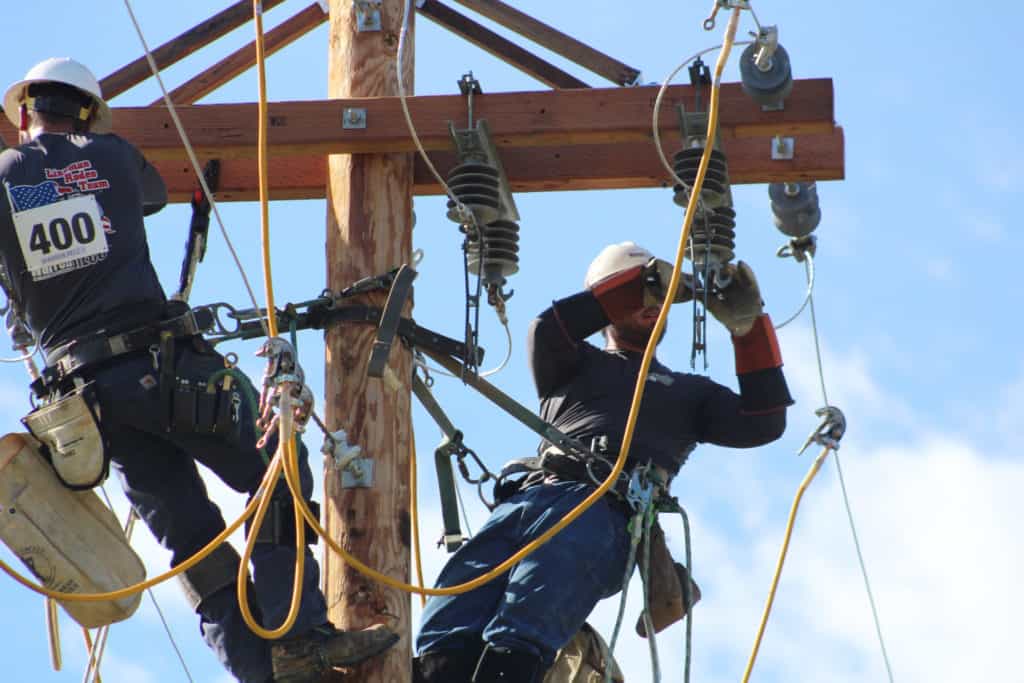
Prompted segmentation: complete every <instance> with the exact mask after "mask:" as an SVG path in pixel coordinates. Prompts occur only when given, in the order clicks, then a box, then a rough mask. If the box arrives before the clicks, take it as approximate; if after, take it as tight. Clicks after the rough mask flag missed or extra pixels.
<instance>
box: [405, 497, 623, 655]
mask: <svg viewBox="0 0 1024 683" xmlns="http://www.w3.org/2000/svg"><path fill="white" fill-rule="evenodd" d="M593 490H594V487H592V486H590V485H589V484H581V483H577V482H561V483H557V484H543V485H539V486H534V487H532V488H529V489H527V490H526V491H524V492H521V493H517V494H516V495H514V496H512V497H511V498H509V499H508V500H507V501H505V502H503V503H501V504H500V505H498V506H497V507H496V508H494V511H493V512H492V513H491V517H490V518H489V519H488V520H487V523H486V524H484V526H483V527H482V528H481V529H480V531H478V532H477V534H476V535H475V536H473V538H471V539H470V540H469V542H468V543H466V545H464V546H462V547H461V548H459V549H458V550H457V551H456V552H455V554H454V555H452V556H451V558H450V559H449V560H448V563H447V564H446V565H445V567H444V569H442V570H441V574H440V575H439V576H438V579H437V587H439V588H441V587H446V586H454V585H457V584H460V583H464V582H466V581H469V580H471V579H475V578H476V577H478V576H480V575H481V574H483V573H485V572H486V571H488V570H490V569H493V568H494V567H496V566H497V565H498V564H499V563H500V562H503V561H504V560H507V559H508V558H509V557H511V556H512V554H513V553H514V552H516V551H517V550H519V549H520V548H522V547H523V546H524V545H526V544H527V543H528V542H529V541H532V540H533V539H535V538H537V537H538V536H540V535H541V534H542V533H544V532H545V531H547V530H548V529H550V528H551V527H552V526H554V525H555V523H556V522H558V521H559V520H561V519H562V517H564V516H565V514H566V513H568V512H569V511H570V510H572V509H573V508H574V507H576V505H578V504H579V503H580V502H581V501H582V500H583V499H584V498H586V497H587V496H588V495H589V494H590V493H591V492H592V491H593ZM627 523H628V519H627V518H626V515H625V514H623V512H622V511H621V510H619V509H618V508H617V507H615V506H612V505H610V504H609V503H608V499H607V498H604V499H602V500H599V501H597V503H595V504H594V505H592V506H591V507H590V508H588V509H587V511H586V512H584V513H583V514H582V515H581V516H580V517H578V518H577V519H575V520H574V521H573V522H572V523H571V524H569V526H567V527H566V528H565V529H563V530H562V531H560V532H559V533H558V534H557V535H556V536H555V537H554V538H552V539H551V540H550V541H548V542H547V543H546V544H544V545H542V546H541V547H540V548H538V549H537V550H536V551H534V552H533V553H532V554H531V555H529V556H527V557H526V558H525V559H524V560H522V561H521V562H519V563H518V564H516V565H514V566H513V567H512V569H511V571H509V572H508V573H506V574H504V575H502V576H500V577H498V578H497V579H495V580H493V581H491V582H490V583H486V584H484V585H483V586H480V587H478V588H475V589H473V590H471V591H469V592H467V593H461V594H459V595H445V596H436V597H431V598H430V600H429V601H428V602H427V606H426V609H424V611H423V619H422V622H421V624H420V631H419V636H418V637H417V639H416V649H417V651H418V652H419V654H421V655H422V654H424V653H431V652H446V651H447V652H474V651H475V652H479V650H480V643H481V642H482V641H483V642H487V643H491V644H492V645H495V646H500V647H507V648H511V649H514V650H519V651H522V652H527V653H530V654H533V655H536V656H538V657H540V658H541V659H542V660H543V661H544V665H545V666H546V667H550V666H551V665H552V664H553V663H554V660H555V655H556V654H557V652H558V650H559V649H561V648H562V647H564V646H565V645H566V644H567V643H568V642H569V640H570V639H571V638H572V637H573V636H574V635H576V632H577V631H579V630H580V628H581V627H582V626H583V623H584V622H585V621H586V619H587V616H588V615H589V614H590V612H591V610H593V609H594V605H596V604H597V602H598V601H599V600H601V599H602V598H606V597H610V596H612V595H615V594H616V593H618V592H619V590H620V589H621V587H622V577H623V573H624V571H625V569H626V559H627V556H628V553H629V534H628V532H627V530H626V526H627Z"/></svg>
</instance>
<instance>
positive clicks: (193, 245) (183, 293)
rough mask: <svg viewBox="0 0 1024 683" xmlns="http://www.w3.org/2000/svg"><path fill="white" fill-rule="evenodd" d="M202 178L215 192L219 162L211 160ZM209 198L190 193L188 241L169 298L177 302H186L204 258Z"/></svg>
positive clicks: (207, 231) (211, 190)
mask: <svg viewBox="0 0 1024 683" xmlns="http://www.w3.org/2000/svg"><path fill="white" fill-rule="evenodd" d="M203 178H205V179H206V186H207V187H209V188H210V192H216V191H217V188H218V186H219V185H220V161H219V160H218V159H211V160H210V161H208V162H206V167H205V168H203ZM210 208H211V207H210V198H209V197H207V196H206V195H205V194H204V193H203V190H202V188H196V190H195V191H194V192H193V193H192V222H191V223H190V224H189V226H188V241H187V242H186V243H185V258H184V260H183V261H182V262H181V275H180V276H179V279H178V291H177V292H175V293H174V295H173V296H171V298H172V299H175V300H177V301H185V302H187V301H188V298H189V296H190V295H191V294H192V281H193V279H195V275H196V267H197V266H198V265H199V264H200V263H201V262H202V260H203V258H204V257H205V256H206V238H207V235H208V234H209V232H210Z"/></svg>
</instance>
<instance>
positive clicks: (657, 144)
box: [651, 40, 753, 188]
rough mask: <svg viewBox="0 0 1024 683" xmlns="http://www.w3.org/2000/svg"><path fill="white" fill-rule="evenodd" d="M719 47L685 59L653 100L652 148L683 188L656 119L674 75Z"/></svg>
mask: <svg viewBox="0 0 1024 683" xmlns="http://www.w3.org/2000/svg"><path fill="white" fill-rule="evenodd" d="M751 42H753V41H750V40H740V41H737V42H735V43H733V44H734V45H749V44H750V43H751ZM721 47H722V46H721V45H715V46H714V47H709V48H707V49H706V50H701V51H700V52H698V53H697V54H695V55H693V56H692V57H690V58H689V59H687V60H686V61H685V62H683V63H682V64H680V65H679V66H677V67H676V69H675V71H673V72H672V73H670V74H669V75H668V76H667V77H666V78H665V80H664V81H662V83H661V88H659V89H658V96H657V97H655V98H654V113H653V114H652V118H651V130H652V132H653V133H654V148H655V149H656V150H657V151H658V159H660V160H661V164H662V166H664V167H665V170H666V171H668V174H669V176H670V177H671V178H672V179H673V180H674V181H675V182H676V184H678V185H682V186H683V187H685V188H689V187H690V185H689V184H688V183H684V182H683V180H682V179H681V178H680V177H679V176H677V175H676V172H675V169H673V168H672V164H670V163H668V158H667V157H666V156H665V150H664V148H663V147H662V146H661V131H660V130H659V125H658V118H659V116H658V113H659V112H660V111H661V100H662V99H663V98H664V97H665V92H666V91H667V90H668V84H669V83H671V82H672V79H673V78H675V77H676V74H677V73H679V72H680V71H682V70H683V68H684V67H685V66H686V65H687V64H689V63H690V62H692V61H693V60H695V59H698V58H700V57H703V56H704V55H706V54H707V53H709V52H714V51H715V50H718V49H720V48H721Z"/></svg>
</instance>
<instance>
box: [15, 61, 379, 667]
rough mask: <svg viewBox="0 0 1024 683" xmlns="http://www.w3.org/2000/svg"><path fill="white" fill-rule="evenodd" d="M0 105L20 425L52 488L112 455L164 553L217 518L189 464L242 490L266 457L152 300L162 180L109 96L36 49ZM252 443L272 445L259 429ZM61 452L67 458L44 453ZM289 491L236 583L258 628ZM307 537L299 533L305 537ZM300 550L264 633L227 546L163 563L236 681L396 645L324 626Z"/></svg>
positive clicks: (175, 316)
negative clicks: (28, 409)
mask: <svg viewBox="0 0 1024 683" xmlns="http://www.w3.org/2000/svg"><path fill="white" fill-rule="evenodd" d="M4 112H5V113H6V115H7V117H8V119H10V120H11V122H13V123H14V124H15V125H16V126H18V130H19V138H20V142H21V144H20V145H19V146H18V147H15V148H11V149H7V150H5V151H3V152H2V153H0V185H2V190H0V263H2V265H3V269H2V270H3V271H4V272H5V274H6V277H4V278H0V281H2V282H3V284H4V287H5V288H6V289H7V290H8V292H7V293H8V295H9V299H10V301H11V302H12V305H13V306H14V308H15V309H16V310H17V312H18V318H19V320H18V321H12V322H11V324H10V325H9V329H11V330H12V331H13V332H14V333H15V334H17V335H18V336H19V339H20V340H21V341H22V342H23V343H24V345H26V346H30V345H32V344H33V343H35V344H38V346H39V347H41V349H42V351H43V353H44V355H45V357H46V364H47V366H46V368H45V369H44V371H43V373H42V377H41V378H40V379H39V380H38V381H36V382H34V383H33V390H34V391H35V393H36V395H37V398H38V400H39V403H40V407H39V408H38V409H36V410H34V411H33V412H32V413H30V414H29V415H28V416H27V417H26V419H25V422H26V425H27V426H28V427H29V429H30V430H31V431H32V432H33V434H35V435H36V437H37V438H38V439H39V440H40V441H41V442H43V443H44V444H46V445H47V446H48V447H49V449H50V452H51V454H52V455H53V458H52V460H53V463H54V469H55V471H56V473H57V475H58V476H59V477H61V479H62V480H63V482H64V483H65V484H66V485H68V486H69V487H72V488H89V487H92V486H95V485H96V484H98V483H99V482H101V481H102V480H103V479H104V478H105V477H106V475H107V470H108V467H109V466H110V465H111V464H112V466H113V468H114V469H115V470H116V472H117V474H118V475H119V478H120V480H121V484H122V487H123V488H124V490H125V494H126V495H127V497H128V499H129V501H130V502H131V503H132V506H133V507H134V509H135V511H136V512H137V513H138V514H139V517H140V519H142V520H143V521H145V522H146V524H147V525H148V526H149V528H150V530H151V531H152V532H153V534H154V535H155V536H156V537H157V538H158V539H159V540H160V542H161V543H162V544H163V546H164V547H165V548H167V549H168V550H169V551H171V553H172V559H171V563H172V565H178V564H180V563H182V562H184V561H185V560H187V559H189V558H190V557H192V556H193V555H194V554H195V553H196V552H197V551H198V550H200V549H201V548H203V547H204V546H205V545H207V544H208V543H209V542H210V541H211V540H212V539H213V538H214V537H215V536H217V535H218V534H219V533H220V532H221V531H223V530H224V528H225V523H224V518H223V517H222V515H221V513H220V510H219V509H218V507H217V506H216V505H215V504H214V503H213V502H212V501H211V500H210V498H209V496H208V494H207V490H206V487H205V485H204V483H203V480H202V479H201V478H200V476H199V472H198V470H197V468H196V462H201V463H202V464H203V465H205V466H206V467H208V468H209V469H211V470H212V471H213V472H214V473H215V474H217V476H219V477H220V478H221V479H222V480H223V481H224V482H225V483H227V484H228V485H229V486H230V487H231V488H233V489H234V490H236V491H238V492H240V493H248V494H249V495H250V496H252V495H255V494H256V492H257V491H258V490H259V488H260V483H261V481H262V479H263V475H264V472H265V471H266V465H265V464H264V460H263V458H262V456H261V454H260V449H258V448H257V446H256V441H257V438H258V436H259V435H258V434H257V433H256V429H255V415H253V410H252V409H251V407H250V402H249V401H246V400H243V399H244V398H245V396H244V394H243V391H245V390H246V389H248V390H250V391H251V389H252V386H251V383H249V382H248V381H247V380H246V378H244V376H238V377H235V378H234V379H232V378H231V377H226V378H222V379H215V378H214V375H215V374H216V373H218V372H219V373H220V375H223V372H222V371H223V369H224V367H225V364H224V358H223V356H221V355H220V354H219V353H217V352H216V351H215V350H214V349H213V347H212V346H210V345H209V344H208V343H207V342H206V341H205V340H204V339H203V338H202V336H201V335H200V334H199V330H197V328H196V322H195V318H194V316H193V315H192V314H191V312H190V311H188V306H187V305H186V304H184V303H181V302H168V301H167V298H166V296H165V295H164V291H163V288H162V287H161V285H160V282H159V280H158V278H157V275H156V272H155V270H154V268H153V265H152V263H151V261H150V257H149V247H148V245H147V240H146V233H145V225H144V223H143V216H144V215H145V214H147V213H151V212H152V211H154V210H158V209H159V208H160V207H161V206H163V204H164V203H166V200H167V194H166V188H165V187H164V184H163V181H162V180H161V178H160V176H159V174H158V173H157V172H156V170H155V169H154V168H153V167H152V166H151V165H150V164H148V163H147V162H146V160H145V159H144V158H143V156H142V154H141V153H140V152H139V151H138V150H137V149H136V148H135V147H133V146H132V145H131V144H129V143H128V142H127V141H125V140H124V139H122V138H120V137H118V136H117V135H114V134H113V133H110V132H109V131H110V127H111V112H110V108H109V107H108V106H107V104H106V102H105V101H104V100H103V95H102V92H101V91H100V86H99V83H98V82H97V81H96V78H95V77H94V76H93V75H92V73H91V72H90V71H89V70H88V69H87V68H86V67H84V66H83V65H81V64H79V63H78V62H75V61H74V60H71V59H67V58H54V59H47V60H46V61H44V62H41V63H39V64H37V65H36V66H34V67H32V69H30V70H29V72H28V73H27V74H26V75H25V78H23V79H22V80H20V81H18V82H17V83H15V84H14V85H12V86H11V87H10V88H8V90H7V92H6V94H5V95H4ZM71 410H77V411H79V412H80V413H81V415H78V417H80V418H82V419H80V420H78V422H76V423H75V424H81V425H84V426H83V427H81V429H83V430H85V429H88V430H90V433H89V434H87V435H85V436H87V437H88V439H86V440H79V441H75V442H74V443H84V442H90V443H96V444H102V446H97V448H95V449H92V450H90V452H89V453H86V454H83V453H80V452H74V451H70V452H65V451H66V450H67V449H66V447H65V446H66V442H67V441H68V439H67V438H66V437H67V435H66V434H63V435H57V434H56V433H54V431H53V430H52V427H53V424H54V420H53V419H52V418H49V417H48V416H49V415H50V413H51V412H53V411H65V412H67V411H71ZM66 422H67V420H66V419H62V420H60V422H59V423H58V426H60V423H66ZM58 436H61V438H57V437H58ZM300 443H301V442H300ZM266 447H267V448H268V449H274V448H276V435H275V436H273V437H271V438H270V439H269V440H268V443H267V445H266ZM80 450H81V449H80ZM65 456H67V457H65ZM72 456H74V457H72ZM72 461H73V462H75V463H76V466H75V467H65V466H63V465H61V466H58V463H66V462H72ZM300 481H301V486H302V490H303V492H304V493H305V495H306V497H307V501H308V498H309V496H310V494H311V493H312V486H313V477H312V472H311V471H310V468H309V463H308V462H307V458H306V449H305V447H300ZM292 504H293V503H292V497H291V495H290V494H289V493H288V491H287V488H286V487H285V486H284V485H283V482H282V485H281V486H280V488H279V489H278V490H275V493H274V498H273V499H272V504H271V506H270V508H269V511H268V519H267V520H266V522H265V524H264V525H263V528H262V529H260V530H259V532H258V533H257V541H256V548H255V550H254V552H253V554H252V565H253V567H252V569H253V571H252V576H253V581H254V586H252V587H251V588H250V589H249V595H250V596H252V597H254V599H255V603H256V604H255V606H254V613H255V614H257V615H258V618H260V619H262V620H264V622H265V624H267V625H268V626H269V627H271V628H273V627H274V626H276V625H278V624H281V623H282V622H284V620H285V618H286V617H287V615H288V612H289V606H290V599H291V586H292V585H293V582H292V577H293V574H294V568H295V565H296V548H295V545H296V544H295V534H294V523H293V519H294V511H293V508H292ZM310 504H311V505H313V506H314V508H315V504H313V503H311V502H310ZM68 523H69V524H73V523H74V520H68ZM314 538H315V535H314V534H312V533H311V532H307V535H306V539H307V542H309V541H310V540H312V539H314ZM304 553H305V563H304V566H305V569H304V575H303V576H302V577H301V578H302V581H301V585H302V588H301V592H302V595H301V603H300V608H299V611H298V616H297V618H296V620H295V625H294V626H293V628H292V630H291V632H290V633H289V634H288V635H287V636H286V637H285V638H282V639H280V640H278V641H274V643H273V644H271V643H270V642H268V641H266V640H263V639H261V638H259V637H258V636H256V635H255V634H254V633H252V631H250V629H249V628H248V626H247V625H246V624H245V622H244V621H243V619H242V616H241V610H240V609H239V606H238V601H237V598H236V591H235V583H236V577H237V575H238V572H239V564H240V558H239V555H238V553H237V552H236V551H235V550H234V549H233V548H232V546H231V545H229V544H227V543H225V544H222V545H220V546H219V547H217V548H216V549H215V550H214V551H213V552H212V553H211V554H210V555H208V556H207V557H206V558H205V559H204V560H203V561H202V562H200V563H198V564H197V565H195V566H194V567H192V568H190V569H188V570H186V571H185V572H184V573H182V574H181V575H180V578H181V579H182V585H183V587H184V588H185V592H186V595H187V596H188V598H189V599H190V602H191V604H192V606H193V607H194V608H195V610H196V612H197V613H198V615H199V620H200V630H201V631H202V634H203V637H204V639H205V640H206V642H207V643H208V644H209V645H210V647H211V648H212V649H213V650H214V651H215V652H216V654H217V656H218V657H219V658H220V660H221V662H222V663H223V664H224V666H225V667H226V668H227V669H228V670H229V671H230V672H231V673H232V674H233V675H234V676H235V677H236V678H238V679H239V680H240V681H244V682H245V683H271V682H276V683H305V682H307V681H320V680H322V679H323V677H324V676H325V675H327V674H328V673H329V670H330V669H331V668H333V667H336V666H351V665H353V664H355V663H358V662H360V661H363V660H365V659H367V658H369V657H372V656H374V655H376V654H379V653H381V652H383V651H384V650H386V649H388V648H389V647H391V646H392V645H393V644H394V643H395V642H396V641H397V640H398V636H397V635H396V634H394V633H391V632H390V631H388V630H387V629H384V628H382V627H377V628H370V629H366V630H363V631H352V632H346V631H340V630H338V629H336V628H335V627H334V626H333V625H332V624H330V622H328V621H327V610H326V603H325V600H324V596H323V594H322V593H321V591H320V588H319V567H318V565H317V563H316V560H315V559H314V558H313V555H312V553H311V551H310V550H309V548H306V549H305V550H304Z"/></svg>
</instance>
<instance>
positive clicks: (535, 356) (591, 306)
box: [528, 291, 791, 474]
mask: <svg viewBox="0 0 1024 683" xmlns="http://www.w3.org/2000/svg"><path fill="white" fill-rule="evenodd" d="M608 324H609V321H608V318H607V316H606V315H605V314H604V311H603V310H602V309H601V306H600V305H599V304H598V302H597V299H595V298H594V295H593V294H592V293H591V292H589V291H585V292H580V293H579V294H576V295H573V296H571V297H568V298H565V299H561V300H559V301H556V302H555V303H554V305H553V306H552V307H551V308H548V309H547V310H545V311H544V312H543V313H541V314H540V316H538V317H537V318H536V319H535V320H534V321H533V324H532V325H531V327H530V335H529V338H528V351H529V356H530V366H531V369H532V371H533V379H534V382H535V384H536V386H537V395H538V397H539V398H540V416H541V418H543V419H544V420H545V421H547V422H550V423H551V424H553V425H554V426H555V427H557V428H558V429H559V430H560V431H561V432H563V433H565V434H567V435H569V436H571V437H574V438H576V439H578V440H579V441H582V442H583V443H584V444H586V445H590V442H591V440H592V439H594V438H598V437H605V438H606V439H607V442H608V447H609V450H610V453H611V455H612V456H613V459H614V457H617V456H618V451H619V447H620V446H621V444H622V437H623V435H624V434H625V428H626V419H627V417H628V415H629V408H630V405H631V404H632V401H633V390H634V388H635V386H636V380H637V377H638V376H639V374H640V362H641V360H642V358H643V354H642V353H639V352H633V351H609V350H603V349H598V348H597V347H595V346H593V345H592V344H588V343H587V342H586V341H585V339H586V338H587V337H589V336H590V335H591V334H593V333H595V332H597V331H598V330H600V329H601V328H602V327H605V326H606V325H608ZM740 379H741V381H740V388H741V393H740V394H737V393H736V392H734V391H732V390H731V389H729V388H728V387H726V386H723V385H721V384H718V383H717V382H714V381H712V380H711V379H710V378H708V377H704V376H701V375H694V374H686V373H681V372H673V371H672V370H670V369H668V368H667V367H665V366H664V365H662V364H661V363H659V362H658V361H657V360H654V362H653V363H652V364H651V368H650V372H649V374H648V375H647V385H646V387H645V390H644V398H643V402H642V403H641V406H640V412H639V416H638V421H637V425H636V430H635V432H634V436H633V441H632V446H631V448H630V454H629V460H628V463H629V464H630V466H632V465H635V464H639V463H643V462H647V461H652V462H654V464H656V465H658V466H660V467H663V468H665V469H666V470H667V471H668V472H670V473H672V474H675V473H677V472H678V471H679V468H680V467H681V466H682V465H683V463H684V462H685V461H686V458H687V456H688V455H689V454H690V452H691V451H692V450H693V449H694V447H695V446H696V445H697V444H698V443H712V444H716V445H720V446H728V447H732V448H753V447H756V446H762V445H764V444H767V443H770V442H772V441H774V440H775V439H777V438H779V436H781V435H782V432H783V431H784V430H785V428H786V410H785V408H786V405H788V404H789V403H790V402H791V401H790V400H789V392H788V390H787V389H786V380H785V378H784V377H783V375H782V369H781V368H771V369H769V370H765V371H761V372H758V373H754V376H753V377H749V378H746V379H747V381H743V380H744V376H741V377H740ZM748 393H749V394H751V395H753V396H755V397H756V396H762V395H767V396H777V397H784V398H785V400H784V401H781V402H780V403H779V404H778V405H754V406H752V405H750V397H749V396H746V395H745V394H748ZM751 408H754V409H755V410H751ZM547 445H548V444H547V442H543V443H541V445H540V448H539V450H543V449H544V448H545V447H546V446H547Z"/></svg>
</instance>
